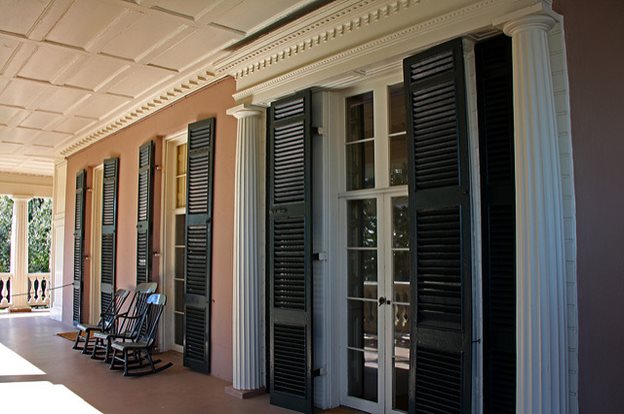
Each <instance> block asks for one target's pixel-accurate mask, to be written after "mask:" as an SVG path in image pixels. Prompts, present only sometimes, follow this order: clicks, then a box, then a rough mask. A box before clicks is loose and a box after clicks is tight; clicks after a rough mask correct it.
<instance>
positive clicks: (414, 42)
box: [216, 0, 549, 103]
mask: <svg viewBox="0 0 624 414" xmlns="http://www.w3.org/2000/svg"><path fill="white" fill-rule="evenodd" d="M363 3H366V4H367V5H368V4H371V3H375V4H376V5H377V6H378V7H377V8H376V9H375V10H368V11H366V13H365V14H363V15H362V14H360V15H359V16H358V17H357V18H355V19H354V18H352V16H351V15H349V14H346V12H345V13H342V14H340V13H337V15H338V16H339V17H341V18H343V19H344V20H343V22H342V23H339V24H336V22H335V21H334V22H333V26H332V28H331V29H328V30H325V31H324V32H323V33H322V35H314V36H312V37H306V38H305V39H300V38H297V37H296V36H295V35H293V34H285V35H284V38H283V41H281V42H280V41H273V42H272V43H271V44H272V45H273V46H274V47H276V46H278V45H279V46H281V47H282V48H281V49H280V52H278V53H273V54H271V55H270V56H266V52H265V54H262V51H265V50H267V48H268V46H265V45H262V44H260V45H255V47H256V48H257V50H258V52H257V53H256V52H254V50H253V47H254V45H251V46H250V48H249V49H245V50H243V51H242V52H241V53H246V54H247V56H249V57H250V58H251V57H253V56H259V58H258V59H257V60H255V61H254V62H253V63H251V64H250V63H249V62H247V60H249V59H246V58H244V57H241V58H239V59H237V60H235V61H234V62H239V63H240V64H242V65H243V66H240V65H239V66H235V65H234V64H233V63H229V64H227V66H223V67H228V68H231V70H230V72H228V73H229V74H230V75H231V76H233V77H235V78H236V79H237V82H239V87H240V83H241V82H240V81H241V80H244V82H242V84H243V85H251V86H248V87H244V88H242V89H239V91H238V92H236V93H235V94H234V95H233V96H234V99H235V100H236V101H237V102H241V101H246V102H252V103H267V102H268V101H269V100H271V99H272V98H273V97H272V95H273V93H272V91H273V90H277V89H278V88H279V87H280V86H282V87H283V86H284V85H285V84H287V83H289V84H291V85H296V84H298V85H299V86H298V88H305V87H309V86H310V83H311V82H312V83H313V84H315V85H316V86H322V87H328V86H330V85H332V86H335V84H336V81H335V79H333V80H330V79H329V78H327V80H328V83H327V84H325V83H323V82H321V84H320V85H319V83H318V79H316V81H317V82H316V83H314V82H313V81H312V80H311V79H312V78H311V77H313V76H314V75H317V78H320V77H321V73H329V72H331V69H332V68H334V67H338V66H339V65H344V64H345V62H355V61H356V60H358V59H359V60H360V61H362V60H363V59H364V58H366V57H367V56H369V55H373V54H375V53H378V52H381V51H383V50H384V49H385V50H396V53H395V55H394V58H395V60H396V59H398V58H399V57H401V54H403V55H405V53H413V51H414V49H417V48H419V47H426V46H427V45H431V44H432V43H430V42H431V41H429V43H423V41H422V39H423V37H424V36H425V35H427V34H430V33H432V32H434V31H440V30H447V31H448V32H449V33H451V32H454V31H457V34H454V35H455V36H456V35H462V34H463V33H468V32H469V31H473V30H477V29H480V30H483V29H484V28H491V29H494V27H493V26H492V19H494V18H495V17H496V16H501V15H506V14H508V13H511V12H512V11H517V10H531V11H536V10H543V9H544V8H547V7H549V6H548V3H547V1H546V0H544V2H542V1H541V0H526V1H519V0H515V1H514V0H481V1H475V2H474V3H471V4H468V5H465V6H464V7H461V8H458V9H455V10H452V11H450V12H447V13H444V14H440V15H437V16H435V17H432V18H430V19H428V20H424V21H421V22H418V23H416V24H413V25H411V26H408V27H403V28H399V30H396V31H394V32H391V33H389V34H386V35H383V36H380V37H377V38H375V39H373V40H370V41H367V42H363V43H359V44H357V43H354V44H355V46H353V47H350V48H348V49H346V50H345V49H343V50H340V49H338V50H336V52H335V53H333V54H330V55H329V56H326V57H324V58H321V59H317V60H313V61H311V62H310V63H308V64H304V65H303V66H302V65H300V60H299V61H298V63H299V66H298V67H292V68H289V67H288V64H286V63H285V61H286V60H287V59H289V58H291V57H294V56H296V55H298V54H299V55H300V54H303V53H307V52H309V50H310V49H311V48H312V47H314V46H315V45H320V44H324V45H325V46H324V47H326V48H327V49H328V50H329V53H331V48H332V46H331V45H330V44H331V42H333V41H335V40H337V39H339V38H342V37H344V36H345V35H347V34H348V33H351V32H354V31H356V30H358V29H360V28H362V27H364V26H363V24H365V25H367V26H368V25H373V24H384V25H386V26H390V27H391V25H390V24H389V23H390V21H392V18H393V17H394V18H398V17H400V16H401V15H402V13H403V12H407V9H409V8H413V7H414V6H415V5H418V4H421V5H422V6H423V7H424V6H425V3H427V2H424V1H415V0H401V1H384V2H371V1H360V2H358V4H363ZM527 6H532V7H530V8H529V7H527ZM349 10H351V9H349ZM357 10H358V11H359V9H357ZM484 16H485V18H482V17H484ZM336 18H337V17H336ZM323 21H327V18H325V19H324V20H323ZM471 21H474V22H475V26H474V27H473V26H471V23H470V22H471ZM466 22H468V24H467V25H464V26H461V27H462V28H466V30H465V31H463V32H462V28H460V25H461V24H462V23H466ZM479 25H480V26H481V27H479ZM442 40H443V39H440V40H439V41H442ZM401 44H403V45H408V47H407V48H405V47H403V48H404V49H406V50H402V49H396V48H395V49H393V47H395V46H396V45H401ZM408 49H411V50H408ZM386 57H390V56H386ZM372 61H374V59H373V60H372ZM228 62H229V61H228ZM278 62H279V63H283V65H282V66H281V67H280V69H281V70H280V71H279V72H280V74H279V75H277V76H274V77H271V78H268V79H266V77H265V78H263V77H262V76H261V75H259V72H260V71H262V70H263V69H268V68H269V67H271V66H275V65H277V63H278ZM394 63H396V61H395V62H394ZM382 65H386V66H387V63H382ZM351 67H352V69H351V71H350V73H345V72H344V71H343V72H342V74H343V76H342V77H343V78H344V79H347V78H348V79H349V80H350V81H352V80H354V79H357V77H358V76H368V75H369V74H370V73H368V71H366V73H364V74H358V73H357V72H358V71H357V69H358V67H359V66H357V65H351ZM216 70H217V73H218V72H219V71H220V70H221V68H217V69H216ZM371 71H372V72H374V71H375V69H371ZM334 75H335V74H334ZM254 76H257V78H258V82H257V83H254V80H253V77H254ZM247 77H249V78H251V79H249V80H248V79H245V78H247ZM348 82H349V81H347V83H348ZM337 84H340V85H344V84H345V81H342V80H339V81H337ZM291 89H292V88H288V87H286V89H285V90H281V89H280V90H279V91H277V94H283V93H288V92H292V91H293V90H291ZM276 96H277V95H276ZM256 97H259V98H257V99H256Z"/></svg>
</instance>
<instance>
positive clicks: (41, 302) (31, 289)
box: [28, 273, 50, 306]
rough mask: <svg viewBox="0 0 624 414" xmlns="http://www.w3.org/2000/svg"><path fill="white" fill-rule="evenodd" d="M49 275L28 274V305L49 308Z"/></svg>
mask: <svg viewBox="0 0 624 414" xmlns="http://www.w3.org/2000/svg"><path fill="white" fill-rule="evenodd" d="M49 287H50V274H49V273H29V274H28V304H29V305H30V306H50V290H48V288H49Z"/></svg>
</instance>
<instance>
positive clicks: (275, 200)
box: [267, 91, 314, 413]
mask: <svg viewBox="0 0 624 414" xmlns="http://www.w3.org/2000/svg"><path fill="white" fill-rule="evenodd" d="M310 106H311V94H310V91H304V92H302V93H299V94H297V95H294V96H291V97H289V98H285V99H281V100H279V101H276V102H274V103H273V104H272V105H271V108H270V109H269V116H268V122H269V137H268V138H269V139H268V143H267V149H268V151H267V166H268V171H267V173H268V182H267V194H268V201H269V206H268V213H269V217H268V279H269V297H270V301H269V312H270V319H271V322H270V327H269V331H270V332H269V336H270V339H269V341H270V343H269V350H270V392H271V403H272V404H275V405H279V406H282V407H286V408H290V409H293V410H297V411H301V412H308V413H311V412H312V411H313V396H314V394H313V392H312V210H311V204H312V202H311V201H312V200H311V195H312V177H311V174H312V151H311V149H312V147H311V145H312V142H311V141H312V136H311V108H310Z"/></svg>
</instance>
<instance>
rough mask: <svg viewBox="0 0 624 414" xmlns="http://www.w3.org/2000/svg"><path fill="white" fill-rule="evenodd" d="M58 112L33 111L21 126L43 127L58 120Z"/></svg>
mask: <svg viewBox="0 0 624 414" xmlns="http://www.w3.org/2000/svg"><path fill="white" fill-rule="evenodd" d="M57 119H58V114H54V113H51V112H31V113H30V115H28V116H27V117H26V119H24V120H23V121H22V122H21V123H20V124H19V126H21V127H26V128H35V129H43V128H45V127H47V126H48V125H50V124H51V123H53V122H54V121H56V120H57Z"/></svg>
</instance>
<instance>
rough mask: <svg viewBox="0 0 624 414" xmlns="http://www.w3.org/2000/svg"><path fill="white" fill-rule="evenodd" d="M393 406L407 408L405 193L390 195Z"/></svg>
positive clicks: (406, 213)
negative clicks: (402, 194)
mask: <svg viewBox="0 0 624 414" xmlns="http://www.w3.org/2000/svg"><path fill="white" fill-rule="evenodd" d="M391 204H392V211H391V213H392V247H391V250H392V291H393V292H392V296H393V298H394V300H393V301H392V314H391V318H392V320H393V327H392V330H393V335H392V345H391V349H392V408H393V409H395V410H401V411H407V406H408V374H409V348H410V320H409V311H410V309H409V299H410V296H409V295H410V282H409V222H408V220H409V210H408V198H407V197H393V198H392V202H391Z"/></svg>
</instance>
